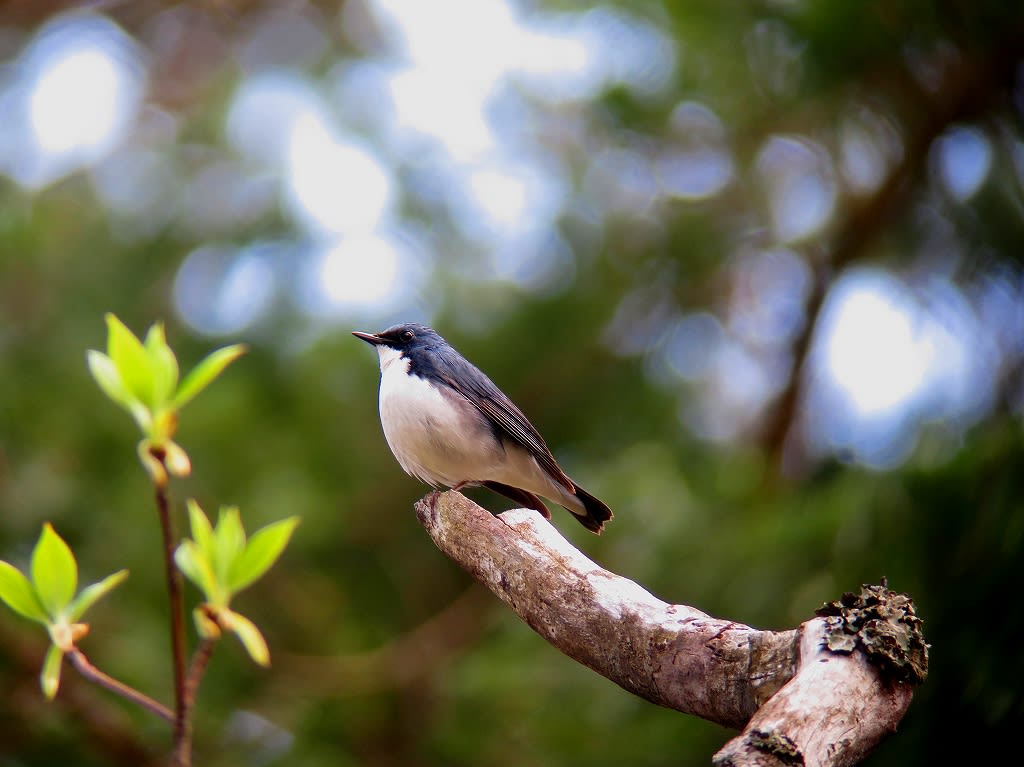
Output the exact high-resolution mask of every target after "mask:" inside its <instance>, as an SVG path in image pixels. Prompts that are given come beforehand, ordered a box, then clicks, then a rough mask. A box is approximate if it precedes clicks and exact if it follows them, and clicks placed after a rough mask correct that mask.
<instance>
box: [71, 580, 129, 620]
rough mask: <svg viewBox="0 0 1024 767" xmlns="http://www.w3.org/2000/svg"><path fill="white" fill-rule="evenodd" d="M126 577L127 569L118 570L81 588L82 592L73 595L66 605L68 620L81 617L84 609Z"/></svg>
mask: <svg viewBox="0 0 1024 767" xmlns="http://www.w3.org/2000/svg"><path fill="white" fill-rule="evenodd" d="M127 577H128V571H127V570H118V571H117V572H116V573H113V574H112V575H108V576H107V577H106V578H104V579H103V580H102V581H99V582H97V583H94V584H92V585H91V586H87V587H86V588H84V589H82V592H81V593H80V594H79V595H78V596H77V597H75V599H74V601H72V602H71V605H70V606H69V607H68V620H69V621H76V620H78V619H79V618H81V617H82V615H83V614H84V613H85V611H86V610H88V609H89V608H90V607H92V606H93V605H94V604H96V602H97V601H98V600H99V599H100V598H101V597H103V596H105V595H106V594H107V593H109V592H110V591H111V589H113V588H114V587H115V586H118V585H119V584H120V583H121V582H122V581H123V580H124V579H125V578H127Z"/></svg>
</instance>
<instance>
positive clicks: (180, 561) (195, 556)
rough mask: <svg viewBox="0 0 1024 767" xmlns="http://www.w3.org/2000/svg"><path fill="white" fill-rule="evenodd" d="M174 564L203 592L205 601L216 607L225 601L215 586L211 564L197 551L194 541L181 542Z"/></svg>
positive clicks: (216, 585)
mask: <svg viewBox="0 0 1024 767" xmlns="http://www.w3.org/2000/svg"><path fill="white" fill-rule="evenodd" d="M174 562H175V564H177V565H178V569H179V570H181V572H182V574H184V576H185V577H186V578H188V579H189V580H190V581H192V583H194V584H195V585H196V588H198V589H199V590H200V591H201V592H203V595H204V596H205V597H206V601H208V602H210V603H211V604H216V605H221V604H222V603H224V602H225V601H226V600H225V599H223V593H222V590H221V589H220V588H219V586H218V584H217V576H216V574H215V573H214V570H213V566H212V563H211V562H210V561H209V559H207V558H206V557H205V556H204V555H203V553H202V552H201V551H200V550H199V547H198V546H196V542H195V541H182V542H181V544H180V545H179V546H178V548H177V550H175V552H174Z"/></svg>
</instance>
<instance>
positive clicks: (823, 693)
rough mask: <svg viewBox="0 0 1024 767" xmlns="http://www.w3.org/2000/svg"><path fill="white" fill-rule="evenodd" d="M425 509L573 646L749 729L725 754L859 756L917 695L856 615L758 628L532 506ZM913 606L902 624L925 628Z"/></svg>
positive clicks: (677, 702)
mask: <svg viewBox="0 0 1024 767" xmlns="http://www.w3.org/2000/svg"><path fill="white" fill-rule="evenodd" d="M416 514H417V517H418V518H419V520H420V523H421V524H422V525H423V526H424V528H426V530H427V532H428V533H429V534H430V536H431V538H432V539H433V540H434V543H435V544H436V545H437V546H438V548H439V549H440V550H441V551H442V552H443V553H444V554H446V555H447V556H448V557H450V558H451V559H452V560H454V561H455V562H456V563H457V564H459V565H460V566H461V567H463V568H464V569H465V570H467V571H468V572H469V573H470V574H471V575H473V577H474V578H476V579H477V580H479V581H480V582H481V583H483V584H484V585H485V586H487V588H489V589H490V590H491V591H493V592H494V593H495V594H496V595H497V596H498V597H499V598H500V599H501V600H502V601H503V602H505V604H507V605H508V606H509V607H511V608H512V610H514V611H515V612H516V613H517V614H518V615H519V616H520V617H521V618H522V619H523V620H524V621H525V622H526V623H527V624H528V625H529V626H530V627H531V628H532V629H533V630H534V631H536V632H537V633H538V634H540V635H541V636H542V637H544V638H545V639H546V640H547V641H548V642H550V643H551V644H552V645H554V646H555V647H556V648H558V649H559V650H560V651H561V652H563V653H565V654H566V655H568V656H569V657H570V658H573V659H574V660H576V661H578V662H580V663H582V664H584V665H586V666H588V667H589V668H591V669H593V670H594V671H597V672H598V673H599V674H601V675H603V676H605V677H607V678H608V679H610V680H611V681H613V682H615V683H616V684H618V685H619V686H620V687H622V688H624V689H626V690H628V691H629V692H632V693H634V694H636V695H639V696H640V697H642V698H644V699H646V700H649V701H651V702H652V703H657V704H658V705H661V706H666V707H668V708H673V709H676V710H678V711H682V712H683V713H687V714H693V715H695V716H699V717H702V718H704V719H708V720H710V721H712V722H716V723H718V724H721V725H725V726H728V727H733V728H737V729H743V733H742V734H741V735H740V736H739V737H737V738H735V739H733V740H732V741H730V742H729V743H728V744H726V746H725V747H724V748H723V749H722V751H721V752H719V754H718V755H717V756H716V758H715V763H716V764H719V765H731V766H735V767H739V766H740V765H751V764H760V765H768V764H777V765H782V764H787V765H792V764H806V765H836V766H837V767H841V766H843V765H851V764H855V763H856V762H857V761H859V760H860V759H862V758H863V757H864V755H865V754H867V753H868V752H869V751H870V750H871V749H872V748H874V746H875V745H877V743H878V742H879V741H880V740H881V739H882V738H883V737H884V736H885V735H886V734H888V733H889V732H892V731H893V730H894V729H895V726H896V724H897V723H898V722H899V720H900V719H901V718H902V716H903V714H904V712H905V711H906V708H907V706H908V705H909V704H910V699H911V696H912V691H913V686H914V682H913V681H902V680H900V679H898V678H895V676H894V675H893V674H884V673H882V672H881V671H880V670H879V668H878V666H877V665H876V664H875V663H874V662H872V661H871V660H869V658H868V655H867V654H866V653H865V652H861V651H859V650H860V645H858V642H859V641H861V640H860V639H859V638H858V635H857V634H856V631H857V630H859V624H858V619H857V618H853V617H850V616H847V617H846V618H840V617H836V615H835V614H834V613H830V615H831V616H832V617H827V618H816V619H814V620H811V621H808V622H807V623H804V624H803V625H802V626H800V628H798V629H792V630H790V631H782V632H775V631H760V630H757V629H753V628H751V627H749V626H745V625H743V624H740V623H735V622H733V621H727V620H721V619H717V618H712V617H710V616H708V615H706V614H705V613H703V612H701V611H700V610H697V609H695V608H693V607H688V606H685V605H675V604H668V603H666V602H663V601H661V600H660V599H657V598H656V597H654V596H652V595H651V594H650V593H648V592H647V591H645V590H644V589H643V588H641V587H640V586H639V585H637V584H636V583H634V582H632V581H630V580H628V579H626V578H623V577H621V576H618V575H615V574H614V573H611V572H609V571H607V570H604V569H602V568H601V567H599V566H598V565H596V564H595V563H594V562H592V561H591V560H589V559H588V558H587V557H585V556H584V555H583V554H582V553H581V552H580V551H578V550H577V549H576V548H574V547H573V546H572V545H571V544H570V543H569V542H568V541H566V540H565V539H564V538H563V537H562V536H561V535H560V534H559V533H558V532H557V530H555V528H554V527H553V526H552V525H551V524H550V523H549V522H547V521H546V520H544V519H543V518H542V517H541V516H540V514H537V513H536V512H534V511H530V510H527V509H515V510H512V511H507V512H505V513H503V514H501V515H499V516H493V515H492V514H491V513H490V512H488V511H486V510H485V509H483V508H481V507H479V506H477V505H476V504H475V503H473V502H472V501H470V500H469V499H467V498H465V497H464V496H462V495H461V494H459V493H455V492H447V493H443V494H440V493H432V494H430V495H428V496H426V497H425V498H423V499H422V500H420V501H419V502H417V504H416ZM884 592H885V593H887V594H891V592H888V591H887V590H884ZM878 593H882V590H880V591H879V592H878ZM844 600H846V597H844ZM837 604H838V603H837ZM843 604H846V602H845V601H844V603H843ZM900 604H906V605H910V602H909V600H906V598H903V602H902V603H900ZM909 610H910V615H911V618H910V619H907V621H906V625H905V626H904V628H907V630H909V628H908V627H909V626H910V625H911V624H914V628H915V629H917V630H919V627H920V622H919V621H917V619H916V618H914V617H913V615H912V611H913V608H912V605H911V606H910V607H909ZM858 615H859V613H858ZM872 615H874V613H872ZM915 622H916V623H915ZM851 626H852V627H854V628H851ZM837 631H838V633H839V636H840V637H841V638H843V639H842V641H840V642H838V643H837V642H836V641H835V640H834V638H833V635H835V633H836V632H837ZM829 632H832V634H830V633H829ZM828 647H833V648H835V647H838V648H839V649H838V650H836V649H828ZM920 647H921V648H922V651H923V652H924V662H925V663H926V661H927V656H926V650H925V649H924V648H925V645H924V644H923V639H920ZM905 678H906V677H905Z"/></svg>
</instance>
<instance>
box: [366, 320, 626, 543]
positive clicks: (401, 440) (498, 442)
mask: <svg viewBox="0 0 1024 767" xmlns="http://www.w3.org/2000/svg"><path fill="white" fill-rule="evenodd" d="M352 335H354V336H355V337H356V338H361V339H362V340H364V341H366V342H367V343H369V344H372V345H373V346H375V347H376V349H377V354H378V355H379V357H380V402H379V404H380V422H381V426H383V428H384V437H385V438H386V439H387V441H388V446H389V447H390V448H391V452H392V453H394V454H395V458H397V459H398V463H399V464H400V465H401V467H402V468H403V469H404V470H405V473H406V474H409V475H410V476H413V477H416V478H417V479H419V480H421V481H423V482H426V483H427V484H428V485H431V486H433V487H450V488H452V489H454V490H460V489H462V488H463V487H468V486H473V485H483V486H484V487H487V488H489V489H491V490H493V491H495V492H497V493H501V494H502V495H504V496H506V497H508V498H511V499H512V500H514V501H516V502H517V503H521V504H522V505H523V506H525V507H526V508H529V509H536V510H537V511H539V512H540V513H541V514H543V515H544V517H545V518H547V519H550V518H551V513H550V512H549V511H548V509H547V507H546V506H545V505H544V502H543V501H541V500H540V498H539V497H538V496H543V497H544V498H548V499H550V500H552V501H555V502H557V503H558V504H560V505H561V506H564V507H565V508H566V509H568V510H569V511H571V512H572V514H573V516H574V517H575V518H576V519H577V521H579V523H580V524H581V525H583V526H584V527H585V528H587V529H588V530H590V531H591V532H594V533H598V534H600V532H601V529H602V528H603V527H604V523H605V522H607V521H608V520H610V519H611V518H612V512H611V509H609V508H608V507H607V506H606V505H605V504H604V503H602V502H601V501H599V500H598V499H597V498H595V497H594V496H592V495H591V494H590V493H588V492H587V491H585V490H584V489H583V488H581V487H580V486H579V485H577V484H576V483H575V482H573V481H572V480H571V479H570V478H569V477H568V476H566V474H565V472H564V471H562V469H561V467H559V465H558V463H557V462H556V461H555V458H554V456H553V455H551V451H550V450H549V449H548V446H547V444H546V443H545V442H544V438H543V437H541V436H540V433H539V432H538V431H537V430H536V429H535V428H534V426H533V424H531V423H530V421H529V420H528V419H527V418H526V416H525V415H523V412H522V411H521V410H520V409H519V408H518V407H516V406H515V404H514V403H513V402H512V400H510V399H509V398H508V396H506V395H505V393H504V392H502V391H501V389H499V388H498V387H497V386H495V385H494V383H493V382H492V381H491V379H490V378H488V377H487V376H486V375H484V373H482V372H481V371H480V370H479V369H478V368H477V367H476V366H475V365H473V364H472V363H470V362H469V361H468V360H467V359H466V358H465V357H463V356H462V355H461V354H459V353H458V352H457V351H456V350H455V349H454V348H453V347H452V346H451V344H449V343H448V342H447V341H445V340H444V339H443V338H441V336H440V335H438V334H437V333H436V332H435V331H434V330H432V329H430V328H428V327H426V326H425V325H417V324H415V323H407V324H403V325H396V326H395V327H393V328H388V329H387V330H384V331H381V332H380V333H361V332H358V331H356V332H353V333H352Z"/></svg>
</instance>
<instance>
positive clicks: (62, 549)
mask: <svg viewBox="0 0 1024 767" xmlns="http://www.w3.org/2000/svg"><path fill="white" fill-rule="evenodd" d="M126 577H128V571H127V570H119V571H118V572H116V573H113V574H112V575H108V576H107V577H106V578H104V579H103V580H101V581H99V582H97V583H93V584H92V585H91V586H87V587H86V588H84V589H82V591H80V592H78V593H77V594H76V591H77V590H78V563H77V562H76V560H75V555H74V554H73V553H72V551H71V549H70V548H69V547H68V545H67V543H65V542H64V539H63V538H61V537H60V536H59V535H58V534H57V532H56V531H55V530H54V529H53V527H52V526H51V525H50V524H49V523H46V524H45V525H43V531H42V533H41V534H40V535H39V540H38V541H37V542H36V545H35V548H34V549H33V550H32V560H31V563H30V566H29V574H28V575H27V576H26V575H25V574H24V573H22V572H21V571H20V570H18V569H17V568H16V567H14V565H12V564H10V563H9V562H5V561H3V560H0V600H3V601H4V602H5V603H6V604H7V606H8V607H10V608H11V609H12V610H14V611H15V612H16V613H18V614H19V615H22V616H24V617H26V618H28V619H29V620H32V621H35V622H36V623H41V624H43V625H44V626H46V628H47V631H48V632H49V635H50V641H51V642H52V644H51V646H50V649H49V650H48V651H47V653H46V660H45V661H44V663H43V671H42V674H41V676H40V683H41V685H42V688H43V693H44V694H45V695H46V697H47V698H50V699H52V698H53V697H54V696H55V695H56V694H57V688H58V687H59V686H60V667H61V660H62V659H63V657H64V653H66V652H69V651H70V650H72V649H73V648H74V646H75V642H77V641H78V640H79V639H81V638H82V637H83V636H85V634H86V633H87V632H88V630H89V627H88V624H85V623H79V622H78V621H79V619H80V618H81V617H82V615H83V614H84V613H85V611H86V610H88V609H89V608H90V607H92V605H94V604H95V603H96V601H97V600H99V599H100V597H102V596H104V595H105V594H106V593H107V592H109V591H110V590H111V589H113V588H114V587H115V586H117V585H118V584H119V583H121V581H123V580H124V579H125V578H126Z"/></svg>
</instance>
